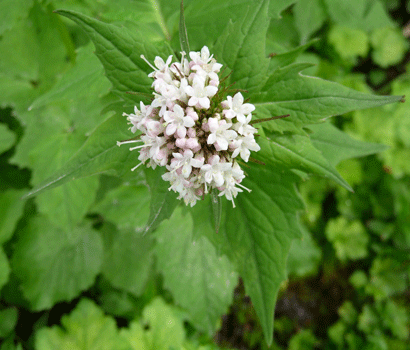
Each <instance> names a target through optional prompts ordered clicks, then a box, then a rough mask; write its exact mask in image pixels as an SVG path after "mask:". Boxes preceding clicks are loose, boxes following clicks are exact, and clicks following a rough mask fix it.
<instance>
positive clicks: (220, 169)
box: [201, 155, 232, 187]
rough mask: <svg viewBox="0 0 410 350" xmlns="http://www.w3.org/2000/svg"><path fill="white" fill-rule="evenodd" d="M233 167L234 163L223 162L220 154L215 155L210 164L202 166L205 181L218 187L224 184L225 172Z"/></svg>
mask: <svg viewBox="0 0 410 350" xmlns="http://www.w3.org/2000/svg"><path fill="white" fill-rule="evenodd" d="M231 167H232V163H225V162H221V161H220V158H219V156H218V155H214V156H213V157H212V159H211V161H210V163H209V164H205V165H203V166H202V167H201V172H202V173H203V175H204V178H205V182H206V183H209V184H211V183H212V182H213V184H215V186H216V187H221V186H222V185H223V184H224V181H225V180H224V172H225V171H228V170H229V169H230V168H231Z"/></svg>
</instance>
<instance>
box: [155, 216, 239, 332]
mask: <svg viewBox="0 0 410 350" xmlns="http://www.w3.org/2000/svg"><path fill="white" fill-rule="evenodd" d="M192 229H193V220H192V218H191V216H190V215H189V214H188V215H186V216H183V215H182V211H181V210H180V209H177V210H176V211H174V214H173V215H172V216H171V218H170V219H169V221H166V222H164V223H163V224H162V225H161V226H159V227H158V229H157V230H156V232H155V238H156V245H155V253H156V258H157V267H158V269H159V271H160V272H162V274H163V277H164V284H165V287H166V288H167V289H168V290H169V291H170V292H172V295H173V297H174V299H175V301H176V302H177V303H178V304H179V305H181V306H182V307H184V308H185V309H186V311H187V312H188V314H189V315H190V318H191V321H192V322H193V323H194V324H195V325H196V327H198V328H199V329H200V330H202V331H204V332H207V333H208V334H209V335H212V334H213V333H214V332H215V331H216V329H217V326H218V319H219V318H220V317H221V315H222V314H223V313H225V312H226V310H227V309H228V307H229V305H230V303H231V302H232V293H233V289H234V288H235V285H236V283H237V278H238V276H237V274H236V273H235V272H234V271H233V270H232V266H231V264H230V262H229V260H228V259H227V258H226V257H218V255H217V254H216V251H215V248H214V247H213V245H212V244H211V243H210V242H209V241H208V239H207V238H206V237H203V236H202V237H200V238H193V233H192ZM199 300H200V302H198V301H199Z"/></svg>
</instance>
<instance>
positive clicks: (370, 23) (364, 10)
mask: <svg viewBox="0 0 410 350" xmlns="http://www.w3.org/2000/svg"><path fill="white" fill-rule="evenodd" d="M325 4H326V6H327V10H328V13H329V15H330V17H331V19H332V20H333V21H334V22H335V23H338V24H340V25H343V26H345V27H351V28H357V29H361V30H364V31H367V32H368V31H371V30H374V29H376V28H381V27H385V26H389V25H390V26H392V25H394V22H393V21H392V20H391V19H390V17H389V14H388V13H387V11H386V10H385V9H384V7H383V5H382V4H381V2H380V1H379V0H325Z"/></svg>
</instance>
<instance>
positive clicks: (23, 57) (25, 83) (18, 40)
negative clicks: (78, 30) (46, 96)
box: [0, 0, 72, 114]
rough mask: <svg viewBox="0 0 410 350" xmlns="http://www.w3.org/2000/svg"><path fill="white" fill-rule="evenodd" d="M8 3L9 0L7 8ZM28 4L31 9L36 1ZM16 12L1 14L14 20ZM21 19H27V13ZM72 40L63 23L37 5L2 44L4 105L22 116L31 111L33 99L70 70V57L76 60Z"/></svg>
mask: <svg viewBox="0 0 410 350" xmlns="http://www.w3.org/2000/svg"><path fill="white" fill-rule="evenodd" d="M20 2H21V1H18V2H17V6H18V3H20ZM3 3H4V2H2V5H3ZM8 3H9V1H8V0H6V4H5V6H6V7H8V6H9V4H8ZM14 3H15V2H13V7H14V6H15V5H14ZM25 3H26V5H27V4H30V7H31V5H32V4H33V2H32V1H25ZM2 5H0V6H2ZM26 5H25V6H26ZM16 10H19V8H18V7H16ZM20 10H21V8H20ZM14 11H15V9H13V10H12V11H10V12H8V11H7V12H2V11H0V12H1V13H2V14H4V13H5V14H7V16H9V15H11V16H13V13H14ZM21 15H22V16H23V17H24V16H25V15H24V12H22V13H21ZM6 22H7V21H6ZM1 23H3V21H1ZM0 26H1V25H0ZM69 38H70V37H69V34H68V31H67V28H66V27H65V26H63V25H62V23H61V21H60V20H59V19H58V18H56V16H55V15H53V14H52V12H51V11H50V9H49V8H48V9H44V8H43V7H42V6H41V5H40V4H39V3H38V2H37V1H36V2H35V3H34V6H32V8H31V9H30V12H29V16H28V18H27V19H26V20H21V21H17V22H16V23H15V25H14V26H13V28H12V30H10V31H7V32H5V33H4V36H3V37H2V40H1V42H0V56H1V57H2V59H1V61H0V76H1V78H2V84H1V92H2V93H1V97H0V105H2V106H4V105H6V106H7V105H10V106H13V107H14V108H15V109H16V112H17V114H20V113H21V112H24V111H26V110H27V108H28V106H29V105H30V104H31V102H32V100H33V98H35V97H36V96H38V95H39V94H40V93H42V92H44V91H46V90H48V89H49V88H50V87H51V86H52V84H53V83H54V82H55V80H56V76H57V75H59V74H61V72H62V71H64V69H65V68H66V67H67V65H68V63H69V61H68V60H67V56H68V57H70V58H71V57H72V54H71V50H72V47H71V46H70V39H69ZM3 84H4V85H3Z"/></svg>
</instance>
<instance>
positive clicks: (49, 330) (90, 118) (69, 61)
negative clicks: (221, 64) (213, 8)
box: [0, 0, 410, 350]
mask: <svg viewBox="0 0 410 350" xmlns="http://www.w3.org/2000/svg"><path fill="white" fill-rule="evenodd" d="M271 2H272V1H271ZM189 3H190V1H186V5H188V6H189ZM291 3H292V1H283V8H286V6H290V5H291ZM178 5H179V2H178V1H171V2H169V5H168V6H164V8H163V13H164V18H162V19H161V20H160V21H157V20H155V21H151V18H153V17H156V16H158V13H157V12H155V8H153V7H152V6H150V5H149V4H148V1H133V2H130V1H127V0H121V1H108V0H101V1H79V0H70V1H62V0H61V1H60V0H47V1H45V0H44V1H39V0H36V1H34V0H33V1H25V0H20V1H11V0H4V1H2V2H1V4H0V36H1V38H0V57H1V59H0V78H1V83H0V106H1V107H2V110H1V112H0V122H1V124H0V153H1V155H0V164H1V165H0V166H1V171H0V189H1V193H0V222H1V225H0V243H1V244H2V246H0V292H1V294H0V297H1V299H0V339H2V340H3V342H2V344H1V346H0V349H1V350H12V349H13V350H14V349H23V348H24V349H39V350H40V349H41V350H43V349H44V350H47V349H65V348H67V349H68V348H69V349H155V350H156V349H172V348H174V349H201V350H206V349H217V348H218V347H217V346H216V345H214V344H212V332H215V331H216V330H217V329H218V328H219V327H221V326H222V328H223V327H224V325H221V321H220V320H218V317H219V316H218V315H220V314H221V313H224V312H226V311H227V310H226V308H227V305H229V304H231V305H232V306H231V313H233V314H234V316H233V318H231V319H234V320H235V322H236V323H234V325H233V326H232V327H233V328H234V331H237V330H238V329H239V330H241V331H242V334H243V336H242V338H241V339H240V340H238V339H237V340H236V342H233V344H232V343H231V344H229V342H228V341H227V340H226V339H229V336H227V337H226V339H223V340H220V341H219V342H220V344H224V345H225V346H227V347H228V346H230V345H232V346H244V347H247V348H256V347H257V346H259V347H260V348H261V349H265V348H266V344H265V343H264V340H263V334H262V330H261V328H260V326H258V325H256V323H257V320H256V315H255V312H254V310H253V309H252V307H251V306H249V305H248V304H245V303H243V300H242V299H241V298H238V297H235V296H234V301H233V303H232V292H233V289H234V287H235V279H236V277H237V275H236V274H235V273H234V272H232V274H228V275H226V276H225V275H224V274H223V273H225V272H226V271H231V270H232V269H231V266H230V263H229V261H228V260H227V259H226V260H225V259H224V258H223V259H221V260H220V261H218V264H216V263H214V262H215V260H216V259H214V260H212V261H211V262H209V261H207V260H206V259H207V257H208V256H217V255H218V254H219V252H215V249H214V247H213V246H211V245H210V244H209V242H208V241H206V240H203V241H202V240H198V241H197V243H198V246H196V247H194V246H191V245H188V243H187V242H190V241H191V239H192V237H190V233H189V232H188V230H187V231H186V232H185V234H184V236H181V237H180V238H178V239H180V240H181V241H178V242H176V241H175V238H176V237H171V236H169V235H168V236H167V235H165V234H164V236H163V238H162V239H163V241H159V244H158V245H157V246H156V248H155V249H156V252H155V254H157V255H158V257H159V258H158V259H157V260H156V259H154V257H153V253H152V251H151V248H152V247H153V242H152V240H151V238H150V237H151V236H149V235H146V236H141V237H140V236H135V235H133V234H132V229H133V228H135V227H141V228H142V227H143V226H144V224H145V222H146V221H147V218H148V217H149V210H148V204H147V203H148V202H147V201H148V199H147V194H148V193H149V188H148V187H147V186H146V185H145V184H144V182H143V178H142V177H141V178H138V177H133V178H131V177H130V178H129V179H127V180H129V181H127V183H126V187H124V186H122V187H118V180H117V179H116V178H115V177H112V176H110V175H104V176H103V177H101V179H100V181H97V179H96V178H83V179H79V180H76V181H74V182H70V183H67V184H64V185H62V186H61V187H59V188H56V189H52V190H50V191H49V192H47V195H44V194H40V195H39V196H38V197H37V198H36V199H35V201H34V200H33V199H29V200H21V197H22V195H23V194H24V193H26V192H27V191H28V189H29V188H30V186H36V185H38V184H39V183H41V181H42V180H44V179H45V178H47V177H48V176H49V175H50V174H52V173H53V172H54V171H55V170H57V168H58V167H60V166H62V165H63V164H65V162H66V161H67V160H68V159H70V158H71V157H72V156H73V155H74V154H75V152H76V151H77V149H78V148H79V147H80V146H81V145H82V144H83V143H84V141H85V140H86V139H87V137H88V135H89V134H90V133H91V132H92V131H93V130H94V127H95V125H96V123H97V122H100V121H103V120H106V119H107V118H109V117H110V115H111V114H110V111H109V108H108V109H106V110H104V111H103V112H101V109H102V107H105V106H109V105H110V104H111V103H112V102H114V103H115V102H117V100H116V99H115V98H114V97H113V95H112V93H111V92H110V83H109V81H108V79H107V78H106V77H105V76H104V73H103V72H104V70H103V67H102V65H101V64H100V62H99V61H98V60H97V58H96V57H95V55H94V54H93V51H94V47H93V46H92V44H91V43H90V42H89V41H90V40H89V38H88V37H87V36H86V35H85V34H84V32H82V31H81V30H80V29H79V27H77V26H75V25H74V24H73V23H71V22H70V21H68V20H67V19H65V18H63V17H60V16H57V15H54V14H53V13H52V11H53V10H54V9H57V8H64V9H71V10H76V11H79V12H81V13H84V14H87V15H90V16H93V17H97V18H100V19H103V20H105V21H108V22H111V23H116V22H122V23H123V25H124V26H125V27H126V28H128V29H130V30H136V27H135V24H132V22H136V23H145V25H144V26H143V28H144V32H143V33H141V35H144V36H146V37H148V38H149V39H150V41H151V42H153V43H156V42H159V41H160V40H161V39H162V38H164V37H170V38H171V40H176V39H175V36H176V32H177V23H178V15H177V12H175V11H174V10H172V9H173V8H175V6H176V8H177V7H178ZM188 8H189V7H188ZM405 10H406V11H407V13H409V12H410V2H405V1H400V0H395V1H393V0H380V1H379V0H349V1H345V0H315V1H310V0H299V1H296V3H295V4H293V5H292V6H290V7H288V9H287V10H286V11H284V12H283V13H282V18H281V19H279V18H277V17H278V16H277V13H276V12H277V11H272V13H271V14H274V17H273V19H272V20H271V22H270V26H269V30H268V35H267V41H266V51H267V52H268V53H272V54H274V55H276V56H275V57H277V62H286V63H291V62H293V60H296V62H312V63H315V64H316V66H313V67H310V68H308V69H307V70H305V71H304V72H303V74H309V75H316V76H318V77H321V78H325V79H329V80H332V81H337V82H339V83H341V84H344V85H345V86H347V87H350V88H353V89H356V90H358V91H361V92H373V91H375V90H376V91H377V92H378V93H389V94H393V95H406V96H409V93H410V75H409V74H408V73H407V69H408V59H409V45H408V38H407V37H405V36H404V35H403V29H404V28H403V27H404V26H405V25H406V23H403V21H402V19H401V18H398V17H397V16H396V17H394V16H393V15H392V14H393V13H399V12H400V11H405ZM394 11H396V12H394ZM5 14H7V15H5ZM147 14H148V15H147ZM188 15H189V10H188V11H187V14H186V16H187V17H188ZM127 21H128V22H127ZM192 21H195V18H194V17H193V19H192ZM212 30H214V31H215V32H218V30H219V29H218V28H212ZM315 38H318V39H319V40H317V41H315V40H312V39H315ZM200 40H201V38H198V41H200ZM301 45H302V46H301ZM306 50H307V51H308V52H305V53H303V51H306ZM297 56H298V57H297ZM392 68H395V70H392ZM78 77H79V78H78ZM79 92H80V93H79ZM90 96H94V97H95V96H97V101H98V103H96V100H95V99H90ZM409 103H410V102H409V101H408V100H407V101H406V102H403V103H400V104H393V105H388V106H383V107H378V108H373V109H370V110H361V111H354V112H350V113H349V114H348V115H347V116H346V117H345V118H344V119H340V118H336V120H335V121H334V125H335V126H337V128H338V129H339V130H343V131H345V132H346V133H348V135H349V137H351V138H354V139H355V140H356V142H357V144H356V146H357V148H356V149H360V154H357V155H363V156H364V155H366V154H372V153H374V152H376V151H381V150H382V148H383V147H381V148H380V146H377V145H374V144H375V143H379V144H383V145H387V146H389V148H388V149H387V150H384V151H383V152H381V153H379V154H378V155H376V156H366V157H363V158H360V159H353V160H352V159H348V158H351V157H353V156H357V155H356V154H354V152H353V151H352V152H353V153H348V151H347V150H345V151H344V152H345V154H346V157H345V158H340V159H333V158H332V157H333V154H335V153H337V152H334V151H333V150H335V148H336V147H338V146H339V147H341V148H342V147H343V146H344V145H346V144H348V142H347V141H346V140H345V139H344V137H346V136H342V135H340V134H338V133H337V129H336V128H334V129H328V130H327V131H326V133H325V135H324V136H323V135H320V131H318V130H315V129H314V128H312V130H310V131H309V132H312V134H311V136H312V142H313V144H314V146H315V147H316V148H317V149H319V150H320V152H321V153H322V155H323V157H324V158H326V159H327V160H328V161H329V162H330V163H331V164H332V165H334V166H335V165H337V164H338V163H339V161H341V163H340V164H338V165H337V169H338V171H339V173H340V174H341V175H342V176H343V178H344V179H345V180H346V181H347V183H348V184H349V185H350V186H351V187H352V188H353V190H354V192H349V191H348V190H347V189H345V188H342V187H338V186H337V185H335V184H334V183H331V182H330V181H329V180H328V179H326V178H319V177H316V178H313V179H309V181H306V182H304V183H302V184H301V185H300V193H301V196H302V198H303V201H304V203H305V205H306V214H305V215H303V217H302V220H301V226H302V233H303V238H302V240H298V241H294V242H293V243H292V247H291V250H290V256H289V258H288V260H287V267H288V273H289V280H288V281H287V283H286V286H283V288H282V289H281V291H280V294H279V304H280V305H285V306H281V307H278V310H277V313H276V318H277V321H276V323H275V343H274V344H273V348H274V349H290V350H304V349H348V350H354V349H361V350H370V349H383V350H384V349H398V350H401V349H403V350H405V349H408V344H409V343H410V338H409V332H410V316H409V315H410V307H409V305H410V294H409V287H410V285H409V280H410V181H409V180H410V165H409V164H410V162H409V159H410V113H409V110H410V109H409V108H410V107H409ZM121 107H122V106H121ZM29 109H30V110H31V111H33V110H34V111H36V113H35V115H36V117H35V119H34V118H32V117H31V116H32V114H30V113H29ZM109 123H116V120H114V119H111V120H109V119H107V125H108V124H109ZM108 126H110V127H111V126H112V125H111V124H110V125H108ZM107 129H109V128H108V127H107ZM104 132H107V131H106V129H103V130H102V131H101V133H104ZM326 135H331V139H333V140H338V141H339V140H340V143H339V145H338V144H337V143H336V142H335V143H333V144H331V145H330V146H329V145H328V144H326V143H325V141H326V138H325V136H326ZM360 141H362V143H360ZM364 141H366V142H368V143H369V142H371V143H373V146H371V147H370V146H368V144H365V143H364ZM320 144H322V145H323V144H325V146H322V148H320ZM56 145H64V147H60V146H58V147H57V146H56ZM360 145H361V146H360ZM365 145H367V146H365ZM360 147H362V148H360ZM365 147H370V148H367V149H366V148H365ZM377 147H379V148H377ZM337 154H341V152H339V153H337ZM45 155H46V156H45ZM50 159H53V161H52V162H51V161H50ZM124 161H127V159H125V160H124ZM128 161H130V160H128ZM131 161H132V160H131ZM332 161H334V163H332ZM133 213H135V215H133ZM137 213H138V215H137ZM176 215H177V216H175V217H173V220H177V221H178V218H179V216H180V215H182V214H181V213H179V212H177V214H176ZM122 216H125V217H127V218H128V217H133V220H132V221H130V220H123V219H122ZM186 222H188V223H190V224H192V222H190V219H188V220H187V221H186ZM175 225H176V224H175ZM67 227H71V230H69V231H68V230H67ZM45 228H47V229H45ZM184 229H186V228H184V227H181V228H180V230H181V232H184ZM205 229H206V228H204V230H205ZM160 230H164V227H163V226H160V227H159V231H158V232H161V231H160ZM97 231H98V234H97ZM164 231H165V230H164ZM68 232H69V233H68ZM114 235H115V239H114V238H113V237H114ZM181 246H185V247H186V251H187V252H189V254H190V255H185V256H179V255H178V254H172V255H171V256H167V255H166V254H169V253H170V250H169V247H176V248H174V249H175V250H176V249H179V248H178V247H181ZM136 252H138V254H137V253H136ZM171 253H172V252H171ZM201 253H202V255H201V256H202V260H201V262H200V263H198V262H197V261H196V259H195V257H196V256H197V255H198V254H201ZM132 254H135V255H136V256H137V257H138V258H135V259H134V258H133V256H132ZM183 259H188V260H189V263H190V264H191V265H190V266H191V267H192V268H195V269H201V270H203V271H205V272H206V273H205V272H204V276H206V277H207V279H205V280H202V281H199V280H196V279H193V278H191V275H190V270H189V269H187V270H186V271H184V274H181V276H180V278H181V279H178V278H177V277H178V276H177V275H174V276H172V275H169V276H171V277H172V278H170V277H168V278H166V277H165V278H163V277H161V276H160V275H159V274H155V273H152V271H154V269H156V270H155V271H158V272H163V271H167V270H170V269H171V270H172V269H177V267H176V266H180V265H182V262H181V261H182V260H183ZM169 262H172V265H169ZM185 262H186V261H184V263H185ZM195 264H197V265H195ZM85 265H86V266H87V268H83V267H84V266H85ZM193 265H194V266H193ZM119 267H123V269H121V268H119ZM178 268H180V267H178ZM84 272H86V273H84ZM97 275H98V277H97ZM164 275H165V276H166V273H165V274H164ZM215 276H217V277H215ZM182 280H183V281H185V282H184V283H185V284H184V285H181V284H180V283H181V281H182ZM326 281H330V282H329V283H330V284H333V285H332V288H334V289H338V288H340V290H342V292H341V296H340V295H339V298H338V299H337V300H334V301H332V302H331V305H332V307H333V309H331V308H330V307H329V304H327V303H325V300H324V299H326V298H332V296H331V294H330V292H329V290H328V289H327V284H326V283H327V282H326ZM189 283H191V284H189ZM200 283H202V286H200ZM187 284H188V285H189V287H186V285H187ZM312 284H313V285H315V289H311V285H312ZM198 286H200V288H199V287H198ZM295 286H303V288H299V289H298V288H296V287H295ZM286 287H289V288H288V289H287V288H286ZM184 288H190V289H192V290H194V291H196V288H197V291H196V292H197V294H198V295H201V296H202V298H206V297H209V296H213V295H214V294H212V289H215V290H217V292H215V295H221V293H222V292H225V294H223V297H222V298H221V299H218V298H217V299H216V300H214V299H212V300H208V301H207V303H204V304H201V305H202V306H201V307H204V306H207V305H208V308H211V309H212V308H214V311H213V314H212V317H210V318H209V319H204V318H203V317H201V315H203V314H204V313H205V311H204V310H201V308H200V307H199V306H198V308H197V309H196V311H198V313H196V314H195V313H193V314H190V315H188V314H187V313H186V312H184V311H182V310H181V309H180V308H179V307H178V306H176V305H179V306H182V307H190V305H192V304H194V303H195V300H189V299H187V298H185V296H184V293H185V290H184ZM169 290H172V292H173V293H170V292H169ZM295 290H296V292H295ZM204 291H206V292H204ZM309 291H310V292H311V293H310V292H309ZM235 293H236V294H238V293H239V294H240V293H243V290H242V291H241V289H240V288H238V289H237V291H236V292H235ZM292 293H295V295H296V297H293V296H294V294H292ZM328 293H329V294H328ZM90 299H93V300H94V301H91V300H90ZM72 300H74V301H72ZM281 300H282V302H281ZM288 300H290V302H289V303H290V304H286V302H285V301H288ZM70 301H72V302H71V303H70V304H69V303H68V302H70ZM97 302H98V304H99V305H97V304H96V303H97ZM57 303H59V304H57ZM310 303H313V305H314V306H310V305H311V304H310ZM56 304H57V305H56ZM295 309H296V311H295ZM312 310H316V311H312ZM35 312H41V313H35ZM56 314H57V317H56V316H55V315H56ZM208 314H209V313H208ZM304 314H307V315H310V316H311V317H310V320H309V322H305V321H304V318H303V315H304ZM39 315H40V316H39ZM23 318H24V319H23ZM324 319H325V320H330V321H329V323H331V325H330V326H329V323H328V324H326V325H324V324H323V323H321V322H323V320H324ZM116 321H117V323H116ZM121 322H123V324H124V322H125V324H126V325H125V326H121V327H119V326H118V324H120V323H121ZM222 322H226V321H222ZM225 326H226V325H225ZM328 326H329V327H328ZM24 327H25V328H26V329H29V333H25V332H22V331H21V329H22V328H24ZM324 328H325V329H324ZM234 331H233V332H234Z"/></svg>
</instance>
